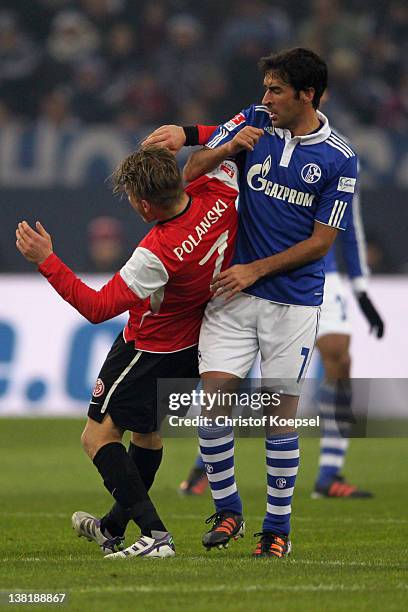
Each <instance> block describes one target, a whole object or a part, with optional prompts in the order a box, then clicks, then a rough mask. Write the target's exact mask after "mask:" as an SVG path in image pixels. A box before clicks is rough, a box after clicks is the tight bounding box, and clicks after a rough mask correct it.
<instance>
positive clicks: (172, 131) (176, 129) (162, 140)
mask: <svg viewBox="0 0 408 612" xmlns="http://www.w3.org/2000/svg"><path fill="white" fill-rule="evenodd" d="M216 129H217V126H216V125H183V126H181V125H162V126H160V127H159V128H157V129H156V130H154V132H152V133H151V134H149V136H147V137H146V138H145V139H144V140H143V142H142V147H149V146H153V147H162V148H164V149H168V150H169V151H170V152H171V153H173V154H176V153H177V152H178V151H180V149H181V148H182V147H184V146H186V147H194V146H197V145H205V144H206V143H207V142H208V140H209V139H210V137H211V135H212V134H213V133H214V132H215V130H216Z"/></svg>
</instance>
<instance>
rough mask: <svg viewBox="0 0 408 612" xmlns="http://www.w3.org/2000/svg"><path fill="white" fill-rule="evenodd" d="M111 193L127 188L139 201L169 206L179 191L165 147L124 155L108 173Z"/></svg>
mask: <svg viewBox="0 0 408 612" xmlns="http://www.w3.org/2000/svg"><path fill="white" fill-rule="evenodd" d="M112 181H113V193H119V192H122V191H125V190H127V191H129V192H130V193H131V194H132V195H134V196H135V197H136V198H137V199H139V200H147V201H148V202H150V203H152V204H155V205H156V206H159V207H160V208H164V209H166V208H170V207H171V206H172V205H173V204H175V203H176V202H177V201H178V200H179V199H180V197H181V195H182V193H183V182H182V178H181V172H180V169H179V167H178V166H177V162H176V158H175V157H174V155H173V154H172V153H170V151H168V149H161V148H158V147H146V148H140V149H138V150H137V151H135V152H134V153H131V154H130V155H128V156H127V157H126V158H125V159H124V160H123V161H122V162H121V163H120V164H119V166H118V167H117V168H116V170H115V171H114V173H113V174H112Z"/></svg>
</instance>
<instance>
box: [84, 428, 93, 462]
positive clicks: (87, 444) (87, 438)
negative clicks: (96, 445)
mask: <svg viewBox="0 0 408 612" xmlns="http://www.w3.org/2000/svg"><path fill="white" fill-rule="evenodd" d="M81 445H82V448H83V450H84V452H85V453H86V454H87V455H88V457H91V455H92V450H93V436H92V434H91V433H90V432H89V429H88V428H87V427H85V429H84V431H83V432H82V434H81ZM91 458H92V457H91Z"/></svg>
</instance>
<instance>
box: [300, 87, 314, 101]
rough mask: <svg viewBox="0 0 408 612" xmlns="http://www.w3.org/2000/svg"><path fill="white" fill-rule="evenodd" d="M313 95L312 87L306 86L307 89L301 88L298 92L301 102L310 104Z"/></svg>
mask: <svg viewBox="0 0 408 612" xmlns="http://www.w3.org/2000/svg"><path fill="white" fill-rule="evenodd" d="M314 95H315V90H314V87H308V88H307V89H302V91H301V92H300V99H301V101H302V102H303V104H311V103H312V102H313V98H314Z"/></svg>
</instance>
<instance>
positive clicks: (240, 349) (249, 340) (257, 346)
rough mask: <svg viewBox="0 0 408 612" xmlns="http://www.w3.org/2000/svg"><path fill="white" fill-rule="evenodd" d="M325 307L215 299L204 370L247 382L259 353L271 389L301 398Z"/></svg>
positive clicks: (207, 321) (205, 337)
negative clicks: (235, 377) (320, 317)
mask: <svg viewBox="0 0 408 612" xmlns="http://www.w3.org/2000/svg"><path fill="white" fill-rule="evenodd" d="M319 316H320V307H319V306H316V307H313V306H286V305H283V304H275V303H274V302H268V301H267V300H263V299H260V298H256V297H253V296H251V295H247V294H245V293H239V294H238V295H237V296H235V297H234V298H233V299H232V300H230V301H228V302H225V300H224V298H223V297H221V296H220V297H217V298H213V299H212V300H211V301H210V302H209V303H208V304H207V308H206V310H205V314H204V319H203V323H202V325H201V332H200V342H199V368H200V374H202V373H203V372H210V371H215V372H227V373H229V374H234V375H235V376H238V377H239V378H245V377H246V375H247V374H248V372H249V370H250V369H251V367H252V364H253V362H254V361H255V358H256V356H257V353H258V351H260V354H261V376H262V379H263V380H265V379H269V380H270V381H271V382H269V380H268V387H276V388H278V387H279V389H280V391H281V392H283V393H287V394H288V395H299V394H300V389H301V383H302V381H303V379H304V377H305V375H306V371H307V367H308V365H309V363H310V358H311V355H312V351H313V347H314V344H315V341H316V335H317V329H318V324H319ZM272 379H273V383H272Z"/></svg>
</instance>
